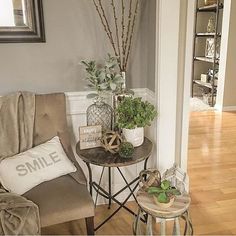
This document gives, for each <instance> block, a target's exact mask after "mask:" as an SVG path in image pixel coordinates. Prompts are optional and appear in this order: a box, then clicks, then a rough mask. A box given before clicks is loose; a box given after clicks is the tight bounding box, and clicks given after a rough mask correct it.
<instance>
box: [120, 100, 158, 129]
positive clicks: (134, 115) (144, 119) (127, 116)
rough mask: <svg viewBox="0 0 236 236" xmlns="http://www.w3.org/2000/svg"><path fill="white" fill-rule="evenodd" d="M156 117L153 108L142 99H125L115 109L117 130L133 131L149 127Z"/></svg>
mask: <svg viewBox="0 0 236 236" xmlns="http://www.w3.org/2000/svg"><path fill="white" fill-rule="evenodd" d="M156 116H157V111H156V109H155V107H154V106H153V105H152V104H151V103H149V102H147V101H145V102H144V101H142V98H140V97H138V98H133V97H125V98H124V99H123V101H121V102H120V104H119V105H118V107H117V110H116V118H117V119H116V123H117V126H118V127H119V128H126V129H134V128H137V127H145V126H150V125H151V121H153V120H154V118H155V117H156Z"/></svg>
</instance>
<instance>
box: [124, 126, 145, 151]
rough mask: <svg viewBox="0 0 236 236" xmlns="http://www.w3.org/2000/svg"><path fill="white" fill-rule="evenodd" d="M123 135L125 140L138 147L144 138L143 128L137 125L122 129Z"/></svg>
mask: <svg viewBox="0 0 236 236" xmlns="http://www.w3.org/2000/svg"><path fill="white" fill-rule="evenodd" d="M122 132H123V135H124V137H125V139H126V141H127V142H130V143H132V144H133V146H134V147H138V146H140V145H142V144H143V140H144V128H143V127H139V128H135V129H125V128H124V129H122Z"/></svg>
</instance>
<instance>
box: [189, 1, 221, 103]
mask: <svg viewBox="0 0 236 236" xmlns="http://www.w3.org/2000/svg"><path fill="white" fill-rule="evenodd" d="M200 1H201V2H200ZM201 3H203V1H202V0H196V11H195V32H194V54H193V62H192V97H194V86H197V87H199V89H202V90H207V91H208V93H209V94H210V96H211V102H210V104H209V105H211V106H214V105H215V98H216V92H217V84H216V83H215V81H216V74H217V72H218V68H219V63H220V58H219V57H217V43H218V41H219V40H220V39H221V32H219V31H220V30H219V14H220V10H221V9H223V3H222V2H221V1H220V0H216V3H215V4H212V5H208V6H200V4H201ZM206 13H211V14H214V16H215V32H214V33H208V32H198V27H197V24H198V21H199V18H201V16H202V14H206ZM206 28H207V24H206ZM208 38H211V39H213V40H214V43H213V50H214V55H213V57H206V56H205V55H197V54H198V53H197V50H196V44H197V40H199V39H206V40H207V39H208ZM198 63H208V64H209V66H208V69H211V70H212V71H213V74H212V76H209V82H202V81H201V78H196V75H195V72H196V70H197V69H198V68H197V66H198ZM202 73H204V71H202Z"/></svg>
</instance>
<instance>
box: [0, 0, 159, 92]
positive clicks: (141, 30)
mask: <svg viewBox="0 0 236 236" xmlns="http://www.w3.org/2000/svg"><path fill="white" fill-rule="evenodd" d="M43 4H44V18H45V27H46V43H33V44H30V43H25V44H22V43H20V44H0V94H5V93H7V92H12V91H16V90H30V91H34V92H54V91H81V90H84V87H85V84H86V82H85V81H84V80H83V78H84V75H85V73H84V71H83V68H82V66H80V65H78V63H79V62H80V61H81V60H82V59H96V60H101V59H103V58H104V57H105V55H106V53H107V52H112V50H111V48H110V44H109V43H108V40H107V38H106V35H105V33H104V31H103V28H102V26H101V24H100V20H99V19H98V16H97V14H96V11H95V9H94V7H93V4H92V0H44V1H43ZM153 5H155V0H149V1H143V4H142V9H141V21H139V22H138V32H137V37H136V40H135V41H134V45H133V50H132V55H131V58H130V59H131V60H130V64H129V71H128V75H127V79H128V86H129V87H130V88H133V87H136V88H138V87H149V88H151V89H153V88H154V86H153V84H155V82H154V69H153V68H154V65H155V64H154V61H153V59H154V58H155V54H154V53H155V52H154V49H153V45H154V43H153V42H154V38H153V37H154V29H155V24H154V23H153V22H155V19H154V20H153V19H152V18H153V17H154V18H155V12H154V8H153V7H152V6H153ZM149 11H151V13H150V14H149Z"/></svg>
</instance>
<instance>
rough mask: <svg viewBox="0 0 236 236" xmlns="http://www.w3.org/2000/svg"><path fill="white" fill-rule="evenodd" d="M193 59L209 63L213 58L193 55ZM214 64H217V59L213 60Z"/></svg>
mask: <svg viewBox="0 0 236 236" xmlns="http://www.w3.org/2000/svg"><path fill="white" fill-rule="evenodd" d="M194 60H195V61H203V62H209V63H214V59H213V58H208V57H194ZM215 63H216V64H219V59H216V60H215Z"/></svg>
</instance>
